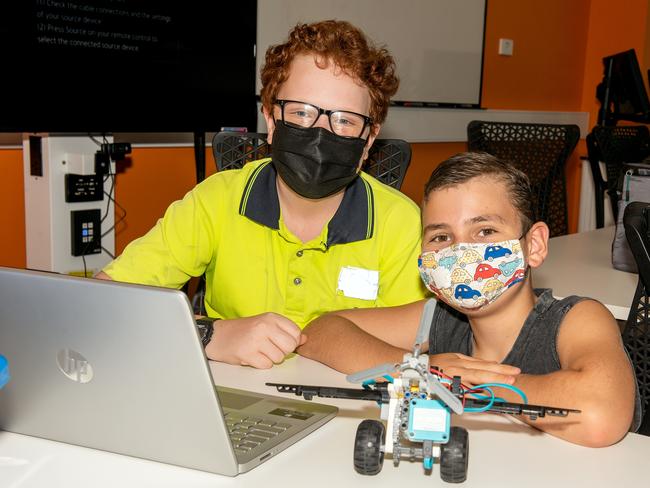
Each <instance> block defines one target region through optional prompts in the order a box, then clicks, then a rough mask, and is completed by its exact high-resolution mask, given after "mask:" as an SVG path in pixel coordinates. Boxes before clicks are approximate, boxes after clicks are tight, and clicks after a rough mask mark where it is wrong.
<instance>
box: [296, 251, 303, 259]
mask: <svg viewBox="0 0 650 488" xmlns="http://www.w3.org/2000/svg"><path fill="white" fill-rule="evenodd" d="M296 256H298V257H299V258H300V257H302V249H301V250H300V251H298V252H297V253H296Z"/></svg>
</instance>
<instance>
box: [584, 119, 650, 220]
mask: <svg viewBox="0 0 650 488" xmlns="http://www.w3.org/2000/svg"><path fill="white" fill-rule="evenodd" d="M587 155H588V158H589V165H590V167H591V174H592V178H593V180H594V195H595V198H596V228H598V229H600V228H601V227H603V226H604V225H605V209H604V199H605V192H607V194H608V195H609V202H610V204H611V206H612V215H613V216H614V222H616V219H617V217H618V201H619V200H620V198H621V186H622V177H623V175H624V173H625V164H626V163H639V162H641V161H643V160H644V159H646V158H647V157H648V155H650V132H648V128H647V127H646V126H645V125H635V126H625V125H621V126H614V127H605V126H602V125H597V126H596V127H594V128H593V129H592V131H591V132H590V133H589V135H587ZM600 161H603V162H604V163H605V176H606V178H607V179H606V180H605V179H603V175H602V173H601V171H600Z"/></svg>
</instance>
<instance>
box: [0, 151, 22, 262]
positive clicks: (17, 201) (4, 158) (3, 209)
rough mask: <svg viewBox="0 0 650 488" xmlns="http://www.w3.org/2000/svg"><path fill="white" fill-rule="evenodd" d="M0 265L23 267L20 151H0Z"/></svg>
mask: <svg viewBox="0 0 650 488" xmlns="http://www.w3.org/2000/svg"><path fill="white" fill-rule="evenodd" d="M0 266H10V267H14V268H24V267H25V191H24V185H23V152H22V151H21V150H20V149H0Z"/></svg>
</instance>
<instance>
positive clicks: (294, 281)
mask: <svg viewBox="0 0 650 488" xmlns="http://www.w3.org/2000/svg"><path fill="white" fill-rule="evenodd" d="M300 283H302V280H301V279H300V278H294V279H293V284H294V285H299V284H300Z"/></svg>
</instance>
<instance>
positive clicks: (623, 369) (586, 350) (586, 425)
mask: <svg viewBox="0 0 650 488" xmlns="http://www.w3.org/2000/svg"><path fill="white" fill-rule="evenodd" d="M557 350H558V354H559V357H560V364H561V365H562V369H561V370H560V371H556V372H554V373H550V374H545V375H527V374H522V375H519V376H518V377H517V379H516V381H515V386H517V387H519V388H521V389H522V390H523V391H524V392H525V393H526V395H527V396H528V401H529V403H532V404H537V405H550V406H555V407H563V408H575V409H579V410H581V411H582V413H579V414H570V415H569V416H567V417H565V418H560V417H545V418H540V419H537V420H535V421H530V420H527V419H525V418H524V420H525V421H526V422H528V423H530V424H531V425H533V426H534V427H537V428H538V429H540V430H543V431H545V432H548V433H549V434H552V435H554V436H557V437H560V438H562V439H565V440H567V441H570V442H574V443H576V444H580V445H584V446H590V447H603V446H608V445H611V444H614V443H616V442H618V441H619V440H620V439H621V438H623V436H624V435H625V434H626V432H627V431H628V429H629V428H630V424H631V423H632V417H633V413H634V402H635V382H634V372H633V370H632V367H631V365H630V362H629V360H628V358H627V355H626V353H625V350H624V348H623V344H622V341H621V334H620V331H619V328H618V325H617V324H616V322H615V321H614V319H613V317H612V316H611V314H610V313H609V311H608V310H607V309H606V308H605V307H604V306H603V305H601V304H600V303H598V302H596V301H593V300H586V301H583V302H580V303H578V304H577V305H575V306H574V307H573V308H572V309H571V311H569V313H568V314H567V315H566V317H565V319H564V322H563V324H562V327H561V328H560V333H559V335H558V341H557ZM497 391H498V393H497V395H499V396H501V397H504V398H506V399H507V400H509V401H521V399H520V398H519V397H518V395H516V394H515V393H512V392H509V391H507V390H504V389H497Z"/></svg>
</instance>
